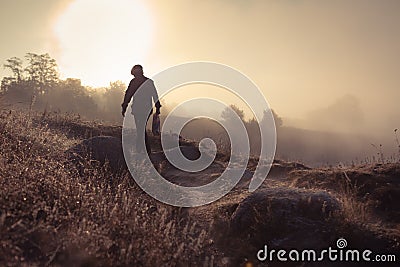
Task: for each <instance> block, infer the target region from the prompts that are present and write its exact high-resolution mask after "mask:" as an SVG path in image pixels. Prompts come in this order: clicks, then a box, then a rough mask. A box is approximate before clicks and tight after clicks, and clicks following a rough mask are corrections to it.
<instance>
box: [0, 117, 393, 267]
mask: <svg viewBox="0 0 400 267" xmlns="http://www.w3.org/2000/svg"><path fill="white" fill-rule="evenodd" d="M27 113H28V112H17V111H13V112H9V111H2V112H0V188H1V189H0V266H46V265H47V266H213V265H214V266H237V265H238V264H244V263H245V262H246V261H247V259H249V258H251V257H253V258H254V253H256V251H257V249H258V248H259V244H261V243H263V244H270V242H271V240H270V239H268V238H269V237H268V235H267V234H266V233H269V232H268V231H271V229H272V230H273V233H276V234H278V233H282V234H283V235H284V234H285V232H284V230H282V225H283V224H282V222H281V221H273V220H267V219H268V218H270V217H268V216H271V214H268V212H264V213H257V216H258V217H257V218H256V219H257V220H256V221H257V222H258V224H256V225H253V226H252V227H251V231H252V235H251V236H252V237H251V238H250V237H248V236H245V237H242V236H241V233H238V232H235V231H232V229H231V228H230V224H231V218H232V217H231V216H232V214H233V213H234V212H235V210H236V209H237V207H238V205H239V203H241V201H242V200H243V199H245V198H246V197H247V196H249V193H248V192H247V191H243V190H242V189H237V190H236V189H235V190H234V191H233V192H231V193H230V194H228V195H227V196H226V197H224V198H223V199H221V200H219V201H217V202H215V203H213V204H211V205H207V206H204V207H199V208H196V209H194V208H193V209H179V208H174V207H170V206H167V205H163V204H161V203H159V202H157V201H156V200H154V199H153V198H151V197H150V196H148V195H147V194H146V193H144V192H143V191H142V190H141V189H140V188H138V187H137V185H136V184H135V183H134V182H133V180H132V179H131V178H130V176H129V174H127V173H124V174H123V175H116V174H114V173H112V172H111V171H110V170H109V169H108V167H107V166H103V167H96V166H95V165H93V164H92V162H89V161H88V162H86V163H84V164H85V166H84V167H85V168H84V173H83V175H82V173H79V171H78V170H77V169H76V167H75V166H73V165H71V164H69V163H68V161H67V159H66V155H65V154H64V151H66V150H67V149H69V148H70V147H71V146H73V145H75V144H77V143H78V142H80V141H81V140H83V139H85V138H88V137H91V136H95V135H112V136H117V137H118V136H120V134H121V128H120V127H118V126H105V125H102V124H101V123H100V122H83V121H82V120H81V119H80V117H79V116H72V115H71V114H67V115H62V114H37V113H33V112H32V111H31V112H29V114H30V115H28V114H27ZM218 159H219V160H221V161H226V160H228V159H229V156H227V155H226V154H224V153H220V154H219V155H218ZM256 164H257V160H256V159H251V160H250V163H249V169H250V170H251V169H253V168H254V166H255V165H256ZM274 166H275V167H273V170H272V171H271V174H274V175H275V176H276V177H275V178H273V177H272V178H271V177H269V179H267V180H266V183H265V185H266V186H269V187H270V188H274V187H276V188H277V189H279V188H281V189H282V188H287V187H293V188H294V189H298V188H304V190H305V191H307V190H309V191H310V192H313V191H316V190H326V191H327V192H328V193H329V194H331V195H333V196H334V197H335V198H336V199H338V200H339V202H340V204H341V210H340V212H338V213H335V214H332V216H331V217H329V218H328V221H327V225H329V229H328V230H329V231H328V230H327V231H326V233H325V234H324V235H327V236H328V237H327V238H328V239H332V240H333V241H334V240H335V239H336V238H338V237H340V236H344V237H346V238H347V239H348V240H349V242H350V243H351V244H352V245H354V246H356V247H357V246H362V244H364V243H365V244H366V245H371V244H377V245H376V247H377V249H382V251H392V250H393V249H398V247H399V244H398V241H396V240H398V238H399V236H400V234H399V232H400V229H399V228H398V223H397V221H392V222H389V221H388V218H389V219H390V218H393V216H392V215H393V214H395V215H396V214H398V213H396V212H397V211H398V208H396V207H391V206H390V205H391V203H396V202H395V201H394V200H395V199H396V198H395V196H396V194H397V192H398V191H396V190H399V189H398V188H399V187H398V183H399V181H398V177H395V176H396V175H397V173H398V171H399V165H398V164H397V165H396V164H391V165H390V164H389V165H383V164H380V165H379V164H377V165H373V166H367V167H366V166H353V167H346V168H344V167H343V168H326V169H309V168H306V167H305V166H303V165H301V164H290V163H286V162H284V161H276V162H275V165H274ZM272 176H273V175H272ZM392 176H393V177H392ZM390 194H391V196H393V199H390V198H387V199H384V197H385V196H389V195H390ZM377 200H381V203H380V204H379V203H378V204H379V205H380V206H377V205H378V204H377V202H376V201H377ZM376 207H378V208H376ZM385 208H386V209H385ZM304 209H305V210H306V209H307V205H305V206H304ZM267 210H268V209H267ZM377 211H378V213H377ZM386 215H387V216H386ZM310 216H311V215H310ZM385 216H386V217H385ZM390 216H391V217H390ZM311 217H312V216H311ZM272 219H274V218H272ZM253 228H254V229H253ZM300 230H302V229H299V231H300ZM321 230H323V229H321ZM286 231H287V234H288V235H290V234H292V233H289V232H290V231H288V230H286ZM300 232H301V231H300ZM271 239H272V237H271ZM377 240H378V241H379V240H382V241H379V242H381V243H379V242H377ZM393 240H394V241H393ZM295 241H297V240H295ZM392 241H393V242H392ZM395 242H397V245H396V244H394V243H395ZM253 263H256V262H255V261H253Z"/></svg>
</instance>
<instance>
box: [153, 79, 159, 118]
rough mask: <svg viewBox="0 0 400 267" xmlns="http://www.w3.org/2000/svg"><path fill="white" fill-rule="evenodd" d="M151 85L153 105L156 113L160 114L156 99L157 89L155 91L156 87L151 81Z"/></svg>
mask: <svg viewBox="0 0 400 267" xmlns="http://www.w3.org/2000/svg"><path fill="white" fill-rule="evenodd" d="M151 84H152V88H153V101H154V105H155V106H156V113H157V114H160V108H161V104H160V100H159V99H158V93H157V89H156V86H155V85H154V82H153V81H151Z"/></svg>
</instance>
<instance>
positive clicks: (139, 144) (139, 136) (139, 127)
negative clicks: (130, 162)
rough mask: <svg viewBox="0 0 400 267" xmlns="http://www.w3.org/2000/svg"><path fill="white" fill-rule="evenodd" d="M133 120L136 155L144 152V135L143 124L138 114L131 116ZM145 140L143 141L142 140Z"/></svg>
mask: <svg viewBox="0 0 400 267" xmlns="http://www.w3.org/2000/svg"><path fill="white" fill-rule="evenodd" d="M133 117H134V118H135V125H136V152H137V153H143V152H145V151H144V149H145V148H144V146H143V141H145V140H146V134H145V127H146V125H145V123H144V121H143V119H142V116H141V115H140V114H136V115H134V116H133ZM143 139H145V140H143Z"/></svg>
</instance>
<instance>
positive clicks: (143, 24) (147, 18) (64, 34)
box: [54, 0, 153, 86]
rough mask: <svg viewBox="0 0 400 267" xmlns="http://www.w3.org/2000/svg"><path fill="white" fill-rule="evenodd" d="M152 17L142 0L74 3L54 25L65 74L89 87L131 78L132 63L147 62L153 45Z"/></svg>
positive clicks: (61, 68)
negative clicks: (79, 79) (76, 78)
mask: <svg viewBox="0 0 400 267" xmlns="http://www.w3.org/2000/svg"><path fill="white" fill-rule="evenodd" d="M151 16H152V15H151V14H150V12H149V10H148V9H147V7H146V6H145V2H143V1H132V0H123V1H113V0H105V1H96V0H77V1H75V2H73V3H71V4H70V5H69V6H68V7H67V9H66V10H65V11H64V12H63V13H62V14H61V15H60V17H59V18H58V19H57V21H56V23H55V25H54V32H55V35H56V37H57V40H58V42H59V49H60V51H61V53H60V56H59V58H58V61H59V64H60V70H61V74H62V76H64V77H80V78H81V80H82V83H83V84H86V85H90V86H107V85H108V84H109V83H110V81H116V80H125V81H126V80H128V79H129V77H130V74H129V72H130V68H131V66H132V63H133V62H141V63H142V62H145V60H146V56H147V55H148V53H149V52H150V50H151V48H152V39H153V21H152V17H151ZM142 64H143V63H142Z"/></svg>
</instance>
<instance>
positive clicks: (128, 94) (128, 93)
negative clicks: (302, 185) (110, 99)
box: [121, 80, 135, 116]
mask: <svg viewBox="0 0 400 267" xmlns="http://www.w3.org/2000/svg"><path fill="white" fill-rule="evenodd" d="M134 89H135V88H134V82H133V80H132V81H131V82H130V83H129V86H128V88H127V89H126V91H125V96H124V101H123V102H122V104H121V107H122V116H125V112H126V109H127V107H128V105H129V102H130V101H131V98H132V96H133V94H134V93H135V92H134Z"/></svg>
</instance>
